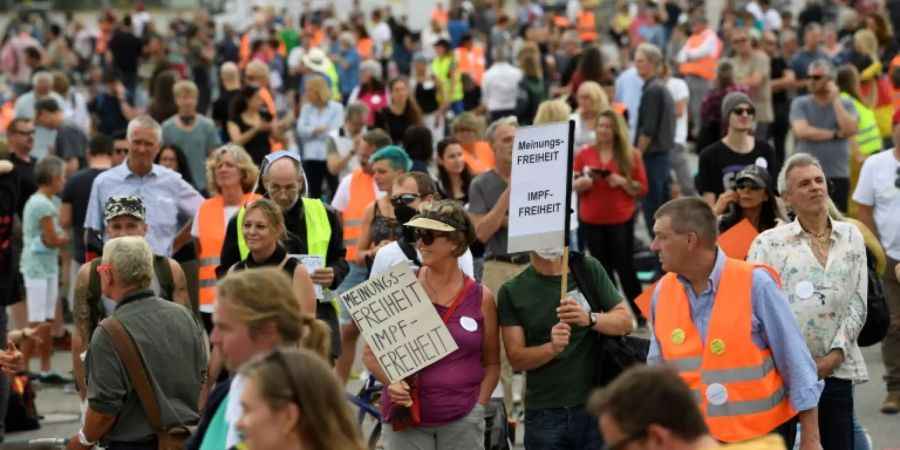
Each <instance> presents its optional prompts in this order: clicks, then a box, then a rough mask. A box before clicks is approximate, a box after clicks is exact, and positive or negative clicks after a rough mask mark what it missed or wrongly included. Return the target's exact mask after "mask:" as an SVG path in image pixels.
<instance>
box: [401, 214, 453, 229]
mask: <svg viewBox="0 0 900 450" xmlns="http://www.w3.org/2000/svg"><path fill="white" fill-rule="evenodd" d="M403 225H405V226H407V227H413V228H422V229H425V230H434V231H443V232H447V233H449V232H452V231H462V227H460V226H459V225H458V224H457V223H456V221H454V220H453V219H450V218H448V217H441V216H440V215H438V214H435V213H421V214H418V215H416V216H415V217H413V218H412V220H410V221H409V222H406V223H405V224H403Z"/></svg>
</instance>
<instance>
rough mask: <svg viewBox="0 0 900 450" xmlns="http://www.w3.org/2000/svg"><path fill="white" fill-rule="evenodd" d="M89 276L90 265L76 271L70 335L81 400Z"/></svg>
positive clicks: (87, 333)
mask: <svg viewBox="0 0 900 450" xmlns="http://www.w3.org/2000/svg"><path fill="white" fill-rule="evenodd" d="M90 275H91V264H89V263H88V264H83V265H82V266H81V268H79V269H78V275H77V276H76V278H75V298H74V307H73V314H72V319H73V321H74V322H75V327H74V330H73V333H72V347H71V349H72V371H73V372H74V374H75V387H76V388H77V389H78V395H79V396H80V397H81V400H82V401H84V400H85V399H87V385H86V384H85V370H84V363H83V362H82V361H81V354H82V353H84V352H85V351H87V347H88V340H89V339H90V331H89V330H88V327H89V326H90V321H91V309H90V306H88V296H89V295H90V293H89V292H88V282H89V279H90Z"/></svg>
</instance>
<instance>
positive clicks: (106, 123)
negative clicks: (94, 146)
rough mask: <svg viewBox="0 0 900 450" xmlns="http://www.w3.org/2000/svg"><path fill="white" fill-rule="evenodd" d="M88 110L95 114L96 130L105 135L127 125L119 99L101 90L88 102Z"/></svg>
mask: <svg viewBox="0 0 900 450" xmlns="http://www.w3.org/2000/svg"><path fill="white" fill-rule="evenodd" d="M88 111H90V112H91V114H94V115H96V116H97V130H99V131H100V132H101V133H103V134H105V135H107V136H110V135H112V134H113V133H115V132H116V131H119V130H123V131H124V130H125V129H126V128H127V127H128V119H126V118H125V114H123V113H122V107H121V106H120V105H119V99H118V98H116V97H115V96H112V95H109V94H106V93H102V92H101V93H100V94H97V96H96V97H94V99H93V100H91V102H90V103H88Z"/></svg>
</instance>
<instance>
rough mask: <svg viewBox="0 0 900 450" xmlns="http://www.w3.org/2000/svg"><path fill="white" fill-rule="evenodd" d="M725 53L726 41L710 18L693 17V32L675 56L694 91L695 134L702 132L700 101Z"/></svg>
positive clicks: (690, 108) (691, 105) (691, 108)
mask: <svg viewBox="0 0 900 450" xmlns="http://www.w3.org/2000/svg"><path fill="white" fill-rule="evenodd" d="M721 53H722V41H721V40H719V37H718V36H716V33H715V31H713V30H711V29H709V24H708V22H707V20H706V18H705V17H695V18H694V19H693V20H692V21H691V35H690V37H689V38H688V40H687V42H685V44H684V46H682V47H681V50H680V51H679V52H678V55H677V56H676V57H675V59H676V60H677V61H678V63H679V65H678V71H679V72H680V73H681V76H683V77H684V80H685V82H687V84H688V87H689V88H690V91H691V96H690V102H689V103H688V111H689V113H690V123H691V128H692V130H691V133H690V134H691V135H692V136H697V135H698V134H699V133H700V125H701V124H700V103H701V101H702V100H703V97H705V96H706V94H707V93H708V92H709V90H710V89H712V83H713V79H714V78H715V66H716V61H717V60H718V59H719V55H720V54H721Z"/></svg>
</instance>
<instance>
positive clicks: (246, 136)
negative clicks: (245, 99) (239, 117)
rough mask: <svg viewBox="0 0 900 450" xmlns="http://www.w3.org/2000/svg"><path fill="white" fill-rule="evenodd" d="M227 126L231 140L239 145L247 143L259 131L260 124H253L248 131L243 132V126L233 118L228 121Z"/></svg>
mask: <svg viewBox="0 0 900 450" xmlns="http://www.w3.org/2000/svg"><path fill="white" fill-rule="evenodd" d="M226 127H227V128H228V137H229V138H230V139H231V142H233V143H235V144H237V145H245V144H247V143H248V142H250V140H251V139H253V136H256V133H258V132H259V126H257V125H253V126H252V127H250V128H249V129H248V130H247V131H245V132H243V133H241V127H239V126H238V124H237V123H236V122H234V121H231V120H229V121H228V123H227V124H226Z"/></svg>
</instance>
